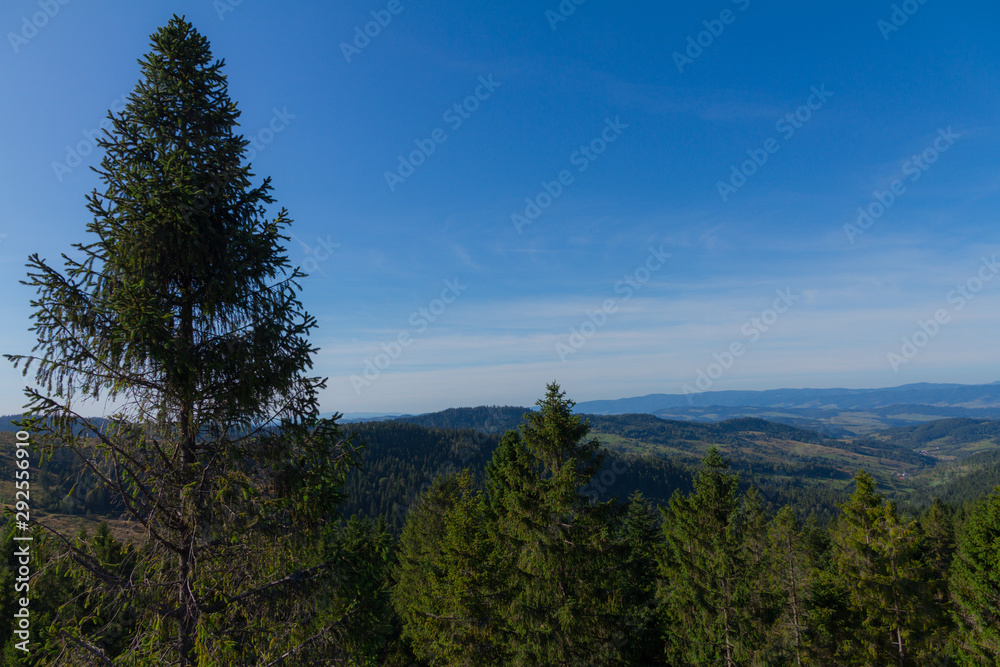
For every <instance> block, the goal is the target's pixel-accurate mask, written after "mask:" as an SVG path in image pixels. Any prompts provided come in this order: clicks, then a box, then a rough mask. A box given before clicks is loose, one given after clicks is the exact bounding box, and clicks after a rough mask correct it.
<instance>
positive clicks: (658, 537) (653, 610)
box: [618, 491, 663, 665]
mask: <svg viewBox="0 0 1000 667" xmlns="http://www.w3.org/2000/svg"><path fill="white" fill-rule="evenodd" d="M658 515H659V512H658V511H657V509H656V508H655V507H654V506H653V505H652V504H650V502H649V501H648V500H646V498H645V497H644V496H643V495H642V493H640V492H639V491H636V492H635V493H633V494H632V496H631V497H630V498H629V499H628V502H627V503H626V505H625V507H624V509H623V511H622V513H621V515H620V519H619V521H618V531H619V539H620V540H621V542H622V546H623V547H624V549H623V558H622V563H621V569H620V572H619V576H620V577H621V589H622V591H623V596H624V599H623V602H624V612H625V624H626V627H625V631H624V634H625V636H626V638H627V641H626V644H625V646H624V652H625V659H626V660H627V662H628V664H632V665H658V664H663V663H662V660H663V640H662V639H661V634H662V619H661V618H660V610H659V608H658V607H659V605H658V603H657V579H658V576H657V563H658V562H659V558H660V553H661V551H662V549H663V530H662V528H661V526H660V521H659V516H658Z"/></svg>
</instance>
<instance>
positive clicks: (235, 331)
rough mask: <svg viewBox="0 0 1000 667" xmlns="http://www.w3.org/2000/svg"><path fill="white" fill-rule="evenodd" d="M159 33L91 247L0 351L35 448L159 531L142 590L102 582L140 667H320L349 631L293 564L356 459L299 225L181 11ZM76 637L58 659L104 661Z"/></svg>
mask: <svg viewBox="0 0 1000 667" xmlns="http://www.w3.org/2000/svg"><path fill="white" fill-rule="evenodd" d="M151 41H152V50H151V51H150V53H148V54H147V55H146V56H145V57H144V58H143V59H141V60H140V61H139V63H140V66H141V70H142V78H141V80H140V82H139V83H138V85H137V86H136V87H135V90H134V91H133V93H132V94H131V96H130V97H129V100H128V104H127V105H126V107H125V109H124V111H122V112H121V113H120V114H117V115H109V117H110V119H111V121H112V123H113V128H112V129H111V130H110V131H109V133H108V134H107V135H106V136H105V137H104V138H102V139H101V140H100V141H99V142H98V144H99V146H100V148H101V149H103V150H104V151H105V155H104V157H103V159H102V161H101V166H100V169H99V170H98V173H99V175H100V178H101V180H102V182H103V184H104V189H103V192H98V191H97V190H95V191H94V192H93V193H92V194H91V195H90V196H89V198H88V200H89V210H90V212H91V213H92V214H93V221H92V222H90V223H89V224H88V225H87V230H88V232H89V233H90V235H91V237H92V238H91V240H90V241H88V242H87V243H78V244H75V245H74V247H75V249H76V253H75V255H76V256H74V257H70V256H67V255H63V259H64V264H65V269H64V271H63V272H60V271H59V270H57V269H54V268H52V267H51V266H50V265H49V264H48V263H47V262H46V261H45V260H44V259H42V258H40V257H39V256H38V255H32V256H31V257H30V259H29V264H28V267H29V272H28V280H27V281H26V283H25V284H27V285H29V286H31V287H33V288H35V289H36V290H37V297H36V298H35V299H34V300H33V301H32V306H33V307H34V309H35V310H34V313H33V315H32V318H33V330H34V332H35V334H36V335H37V345H36V346H35V348H34V350H33V352H32V354H30V355H25V356H22V355H15V356H12V357H9V358H10V359H11V360H12V361H14V363H15V364H19V365H23V368H24V372H25V374H27V373H28V372H29V370H30V369H32V368H33V369H34V371H35V380H36V386H35V387H28V388H27V389H26V395H27V397H28V406H27V407H28V412H29V414H31V415H32V416H33V417H34V421H33V422H32V427H33V428H34V429H35V430H36V432H37V433H38V435H39V438H44V443H43V444H45V445H47V446H48V447H50V448H53V447H68V448H70V449H72V450H73V451H75V452H76V453H77V454H78V455H79V456H80V458H81V459H82V461H83V463H84V464H85V465H86V466H87V467H88V468H89V469H90V470H91V471H92V472H93V473H94V474H96V475H97V476H98V477H99V478H100V479H101V480H102V481H103V483H104V484H105V485H106V486H107V487H108V488H110V489H111V490H113V491H114V492H115V494H116V496H117V500H118V502H120V503H122V504H123V506H124V509H125V511H126V513H127V515H128V516H129V517H130V518H132V519H133V520H135V521H137V522H139V523H140V524H141V525H142V526H143V527H144V528H145V530H146V532H147V534H148V536H149V544H147V545H146V547H145V548H143V549H141V550H140V551H139V552H138V555H139V561H138V563H137V564H136V566H135V569H134V571H133V572H131V573H130V574H129V576H117V575H116V574H115V573H111V572H106V573H104V574H103V575H102V576H101V578H100V581H101V582H102V585H103V586H104V590H103V592H102V595H103V596H104V599H105V600H106V601H107V600H111V599H120V600H122V601H123V604H124V601H125V600H128V601H129V602H130V608H132V609H135V610H137V613H138V614H139V618H138V619H137V624H136V627H137V628H138V632H137V636H136V637H135V638H134V640H133V642H132V643H131V646H130V652H131V655H130V658H131V659H132V660H133V662H141V661H146V662H148V663H153V664H180V665H192V664H195V663H197V664H200V665H210V664H246V663H247V662H255V663H256V662H258V661H259V662H261V663H267V662H268V661H270V660H274V659H277V658H278V657H280V656H282V655H285V656H286V657H289V656H293V657H294V659H296V660H307V656H308V651H309V650H312V649H314V648H315V647H317V646H320V645H322V641H324V640H329V638H331V637H334V636H335V635H336V633H337V631H338V628H339V627H340V626H339V625H338V623H337V621H336V619H327V621H328V622H325V621H324V622H319V621H317V619H322V614H320V613H318V612H317V610H315V609H311V608H310V607H309V603H308V598H307V596H305V594H304V591H305V590H306V587H307V586H315V585H317V582H318V581H319V580H320V579H322V578H323V577H325V576H327V575H328V574H329V571H330V563H327V562H316V561H315V559H314V560H313V562H302V556H303V554H312V555H313V556H314V557H315V556H316V554H318V553H320V551H318V550H315V549H313V550H310V549H309V548H308V545H311V544H313V543H314V540H313V538H314V537H315V536H316V533H314V532H311V530H312V529H314V528H320V527H322V526H323V525H324V524H327V523H328V522H329V521H330V520H331V519H333V518H334V517H335V516H336V514H335V511H336V506H337V504H338V502H339V501H340V500H341V495H340V488H341V485H342V483H343V476H344V474H345V472H346V468H347V467H348V465H350V464H352V463H353V462H354V458H355V455H356V450H355V448H354V446H353V445H352V443H351V442H350V441H349V440H345V439H344V438H342V437H341V435H340V432H339V431H338V428H337V425H336V422H335V421H334V420H324V419H319V417H318V402H317V393H318V392H319V391H320V390H321V389H322V388H323V387H324V382H325V381H324V380H322V379H319V378H315V377H309V376H308V371H309V369H310V367H311V365H312V356H313V354H314V353H315V352H316V350H315V348H313V347H312V346H311V345H310V344H309V342H308V340H307V335H308V334H309V332H310V330H311V329H312V328H313V327H314V326H315V320H314V319H313V318H312V317H311V316H310V315H309V314H308V313H306V312H305V311H304V310H303V308H302V305H301V303H300V301H299V300H298V298H297V292H298V290H299V285H298V283H297V279H298V278H300V277H301V276H302V275H303V274H301V273H300V272H299V271H298V270H297V269H294V268H292V266H291V265H290V263H289V261H288V258H287V256H286V254H285V251H284V247H283V242H284V241H287V240H288V238H287V237H286V236H284V235H283V234H282V230H283V229H284V228H285V227H286V226H287V225H288V224H289V223H290V220H289V217H288V215H287V213H286V212H285V211H284V210H281V211H280V212H279V213H278V214H277V215H276V216H275V217H272V218H269V217H268V214H267V210H266V208H267V206H268V205H270V204H273V199H272V197H271V195H270V191H271V185H270V179H264V181H263V182H262V183H261V184H259V185H256V186H254V185H252V184H251V178H252V177H253V174H252V172H251V168H250V165H249V164H246V163H245V162H244V154H245V149H246V147H247V145H248V143H249V142H248V141H247V140H246V139H244V138H243V137H242V136H241V135H239V134H237V133H236V129H237V126H238V122H237V121H238V118H239V115H240V113H239V111H238V110H237V108H236V105H235V104H234V102H233V101H232V100H231V99H230V97H229V94H228V89H227V82H226V77H225V76H224V75H223V72H222V70H223V62H222V61H218V60H213V56H212V53H211V51H210V48H209V44H208V42H207V40H206V39H205V38H204V37H203V36H202V35H201V34H199V33H198V32H197V31H196V30H195V29H194V27H193V26H192V25H191V24H190V23H189V22H187V21H186V20H184V19H183V18H179V17H177V16H175V17H174V18H173V19H172V20H171V21H170V22H169V24H168V25H167V26H165V27H163V28H162V29H160V30H159V31H157V32H156V33H155V34H154V35H152V37H151ZM81 399H92V401H93V402H90V403H85V402H84V403H83V404H81V402H80V401H81ZM97 399H101V400H105V401H109V402H110V403H111V404H112V405H116V406H119V407H118V409H117V412H115V414H113V415H110V416H109V420H108V422H107V423H106V424H102V423H99V422H97V421H95V420H91V419H88V418H86V417H84V415H83V414H82V412H85V411H89V410H92V409H94V408H93V406H94V405H98V403H96V401H97ZM88 438H90V439H89V440H88ZM94 442H96V443H97V444H96V446H91V444H93V443H94ZM73 555H74V557H75V558H76V559H77V560H79V561H80V562H82V563H85V564H86V566H87V567H88V568H92V569H93V570H94V571H95V572H96V571H99V570H100V563H98V562H96V561H95V560H94V559H93V558H91V557H89V556H88V554H87V553H86V552H84V551H82V550H79V549H77V550H75V552H74V553H73ZM302 618H308V619H309V622H308V623H303V622H301V621H302ZM71 634H72V633H71V632H67V633H64V635H66V636H67V651H73V650H75V651H76V652H79V653H81V655H86V656H87V657H88V659H93V657H94V656H95V655H98V656H102V657H104V658H106V657H107V656H104V655H103V653H104V647H103V646H102V645H101V642H100V639H99V638H96V639H94V638H91V639H89V640H88V638H86V637H83V636H81V637H79V638H76V637H73V638H72V639H71V638H70V635H71ZM318 638H319V639H318ZM324 638H325V639H324ZM66 655H69V653H67V654H66ZM81 659H82V658H81ZM133 662H130V663H129V664H133Z"/></svg>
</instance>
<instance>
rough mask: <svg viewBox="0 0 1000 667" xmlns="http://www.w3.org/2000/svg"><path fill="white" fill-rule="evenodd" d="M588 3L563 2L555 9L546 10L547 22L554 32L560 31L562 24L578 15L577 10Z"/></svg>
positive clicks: (578, 0) (579, 1) (569, 0)
mask: <svg viewBox="0 0 1000 667" xmlns="http://www.w3.org/2000/svg"><path fill="white" fill-rule="evenodd" d="M585 2H587V0H562V2H560V3H559V6H558V7H556V8H555V9H546V10H545V20H547V21H548V22H549V27H550V28H552V32H555V31H556V30H558V29H559V24H560V23H565V22H566V21H567V20H569V17H570V16H572V15H573V14H575V13H576V8H577V7H579V6H580V5H582V4H583V3H585Z"/></svg>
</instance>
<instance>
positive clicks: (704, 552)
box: [660, 447, 768, 667]
mask: <svg viewBox="0 0 1000 667" xmlns="http://www.w3.org/2000/svg"><path fill="white" fill-rule="evenodd" d="M738 486H739V481H738V478H737V476H736V475H735V474H733V473H731V472H729V465H728V463H727V462H726V461H724V460H723V458H722V455H721V454H720V453H719V450H718V449H716V448H715V447H713V448H711V449H710V450H709V451H708V454H707V455H706V456H705V459H704V460H703V462H702V469H701V470H699V471H698V473H697V474H696V476H695V480H694V491H693V492H692V493H691V494H689V495H687V496H685V495H684V494H682V493H679V492H678V493H675V494H674V496H673V497H672V498H671V499H670V506H669V508H666V509H664V513H663V530H664V535H665V537H666V547H665V549H664V553H663V558H662V560H661V562H660V574H661V576H662V578H663V580H664V582H663V586H662V593H661V600H662V604H663V607H664V612H665V616H666V620H665V633H666V637H665V638H666V640H667V656H668V659H669V662H670V664H683V665H687V664H702V663H718V664H723V665H726V666H727V667H732V666H733V665H739V664H746V663H748V662H750V661H751V660H754V659H756V658H759V657H760V656H761V653H762V651H763V649H764V643H765V642H764V636H763V635H764V631H765V629H766V627H767V622H768V619H767V618H766V617H764V616H762V613H763V612H765V610H764V609H762V608H761V606H760V605H761V602H762V598H761V591H759V590H757V588H758V587H759V586H760V584H761V582H760V575H761V571H760V566H758V569H757V570H755V569H754V565H753V563H754V558H755V556H754V555H753V553H752V551H751V549H750V548H749V547H750V544H751V542H753V541H756V540H757V539H759V538H758V536H759V532H758V531H759V522H758V521H757V520H756V519H755V518H754V517H753V514H754V513H756V512H757V511H758V509H759V508H755V507H753V505H754V503H755V501H754V500H751V502H750V506H749V507H747V506H744V507H742V508H741V503H740V499H739V497H738ZM747 510H749V511H747ZM747 519H749V520H747Z"/></svg>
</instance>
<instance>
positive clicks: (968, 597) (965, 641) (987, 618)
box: [951, 487, 1000, 667]
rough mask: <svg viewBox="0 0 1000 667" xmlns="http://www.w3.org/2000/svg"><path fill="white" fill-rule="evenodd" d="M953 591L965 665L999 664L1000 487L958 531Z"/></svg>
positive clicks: (953, 570) (975, 509)
mask: <svg viewBox="0 0 1000 667" xmlns="http://www.w3.org/2000/svg"><path fill="white" fill-rule="evenodd" d="M951 594H952V596H953V597H954V598H955V603H956V615H957V617H958V621H959V623H960V624H961V627H962V628H963V629H964V631H965V633H964V636H963V637H961V644H962V657H963V664H965V665H976V666H977V667H978V666H980V665H996V664H1000V487H997V488H996V489H995V490H994V491H993V493H991V494H990V495H988V496H986V497H985V498H983V499H982V500H981V501H980V502H978V503H977V504H976V506H975V508H974V509H973V511H972V513H971V514H970V515H969V517H968V519H966V521H965V523H964V525H963V526H962V528H961V530H960V531H959V538H958V550H957V552H956V554H955V560H954V564H953V566H952V569H951Z"/></svg>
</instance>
